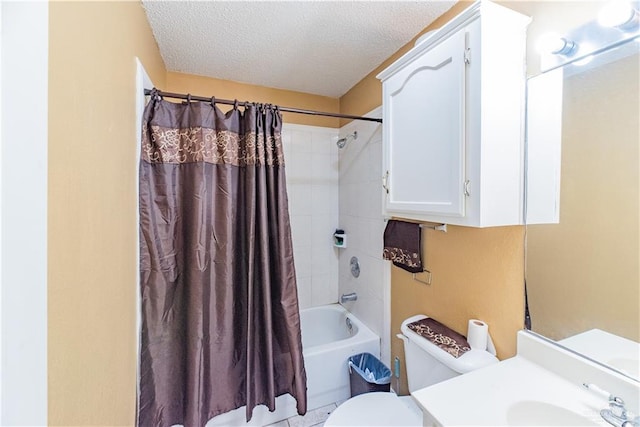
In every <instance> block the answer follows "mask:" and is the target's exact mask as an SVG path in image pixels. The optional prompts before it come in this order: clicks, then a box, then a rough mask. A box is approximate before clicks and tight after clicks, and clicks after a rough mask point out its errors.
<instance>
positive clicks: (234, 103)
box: [233, 99, 238, 110]
mask: <svg viewBox="0 0 640 427" xmlns="http://www.w3.org/2000/svg"><path fill="white" fill-rule="evenodd" d="M233 109H234V110H237V109H238V100H237V99H234V100H233Z"/></svg>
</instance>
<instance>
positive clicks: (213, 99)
mask: <svg viewBox="0 0 640 427" xmlns="http://www.w3.org/2000/svg"><path fill="white" fill-rule="evenodd" d="M211 106H212V107H215V106H216V97H215V96H212V97H211Z"/></svg>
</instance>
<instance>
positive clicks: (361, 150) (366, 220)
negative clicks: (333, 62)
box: [339, 108, 390, 364]
mask: <svg viewBox="0 0 640 427" xmlns="http://www.w3.org/2000/svg"><path fill="white" fill-rule="evenodd" d="M367 116H371V117H382V111H381V109H380V108H377V109H375V110H373V111H371V112H370V113H369V114H367ZM353 131H357V132H358V138H357V139H356V140H351V138H350V139H349V141H348V143H347V145H346V146H345V148H343V149H342V150H340V154H339V156H340V175H339V189H340V192H339V193H340V195H339V207H340V208H339V209H340V216H339V218H340V227H341V228H344V230H345V232H346V233H347V248H346V249H341V252H340V255H339V264H340V270H339V293H340V294H343V293H349V292H356V293H357V294H358V300H357V301H355V302H347V303H345V304H344V306H345V307H346V308H347V309H348V310H349V311H350V312H352V313H353V314H355V316H356V317H357V318H359V319H360V320H362V321H363V322H364V323H365V324H366V325H367V326H368V327H369V328H371V329H372V330H373V331H374V332H375V333H376V334H378V335H379V336H380V338H381V339H382V343H381V344H382V345H381V349H382V355H381V357H382V360H383V361H384V362H385V363H387V364H388V363H389V354H388V353H389V341H388V340H389V335H390V334H389V329H388V327H389V314H388V307H389V300H388V293H389V289H388V285H387V282H388V274H389V273H388V269H389V266H388V263H387V262H386V261H383V260H382V234H383V232H384V227H385V225H386V224H385V221H384V217H383V216H382V197H383V193H382V125H381V124H379V123H375V122H365V121H353V122H351V123H349V124H347V125H345V126H344V127H343V128H341V129H340V136H345V135H348V134H351V133H352V132H353ZM353 256H355V257H357V258H358V261H359V263H360V276H359V277H357V278H356V277H354V276H353V275H352V274H351V268H350V260H351V257H353Z"/></svg>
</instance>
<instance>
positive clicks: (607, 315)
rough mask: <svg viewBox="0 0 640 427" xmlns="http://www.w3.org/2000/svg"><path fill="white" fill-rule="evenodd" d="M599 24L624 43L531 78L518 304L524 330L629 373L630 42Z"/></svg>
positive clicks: (634, 224)
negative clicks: (525, 320)
mask: <svg viewBox="0 0 640 427" xmlns="http://www.w3.org/2000/svg"><path fill="white" fill-rule="evenodd" d="M589 25H591V27H590V28H591V29H593V28H596V27H594V25H595V21H594V23H590V24H589ZM635 25H636V26H637V22H636V24H635ZM598 31H599V32H604V33H603V34H605V36H606V37H609V35H613V36H616V37H619V38H624V37H626V39H625V40H624V42H621V43H620V44H619V45H618V46H617V47H613V48H607V49H602V50H603V51H602V52H597V54H596V55H594V56H593V57H589V56H588V55H583V56H584V57H585V59H586V60H582V61H575V60H574V61H573V62H572V63H569V64H559V63H555V64H552V65H551V68H554V69H552V70H550V71H546V72H543V73H541V74H539V75H537V76H534V77H532V78H530V79H529V85H528V92H529V93H528V106H527V127H528V131H527V133H528V138H527V146H528V148H527V150H528V156H529V160H528V161H529V162H530V163H529V166H530V167H529V172H528V176H527V186H528V191H527V199H526V204H527V212H528V215H527V221H526V222H527V227H526V285H527V294H528V307H529V313H530V318H531V326H532V327H531V330H532V331H533V332H536V333H538V334H540V335H543V336H545V337H547V338H550V339H552V340H555V341H557V342H558V343H559V344H561V345H564V346H566V347H567V348H570V349H573V350H575V351H577V352H579V353H582V354H584V355H586V356H587V357H590V358H591V359H593V360H596V361H598V362H600V363H603V364H605V365H607V366H609V367H611V368H613V369H615V370H617V371H619V372H621V373H623V374H625V375H627V376H629V377H632V378H634V379H636V380H639V378H640V373H639V372H638V370H639V365H640V363H639V359H640V358H639V356H640V344H638V342H640V307H639V306H640V267H639V263H640V242H639V241H640V229H639V223H640V213H639V194H640V186H639V183H640V177H639V173H638V170H639V169H640V168H639V161H640V157H639V146H640V87H639V80H640V77H639V76H640V55H639V52H640V42H639V40H640V39H639V38H638V37H637V31H638V30H637V28H636V29H634V30H633V31H636V33H635V39H633V37H634V33H630V34H629V33H625V31H624V30H623V29H620V28H615V29H602V30H598ZM588 33H589V34H588V36H589V37H592V38H593V37H599V33H594V32H593V31H588ZM581 43H583V42H581ZM607 43H609V42H608V41H607ZM583 45H584V43H583ZM557 56H558V55H556V57H557ZM576 59H577V58H576ZM541 62H544V61H542V60H541ZM545 144H546V145H545ZM545 215H546V216H545ZM556 221H557V223H553V222H556ZM544 222H547V223H544Z"/></svg>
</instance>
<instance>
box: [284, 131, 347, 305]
mask: <svg viewBox="0 0 640 427" xmlns="http://www.w3.org/2000/svg"><path fill="white" fill-rule="evenodd" d="M337 139H338V129H332V128H323V127H314V126H303V125H295V124H286V123H285V124H284V125H283V128H282V141H283V145H284V155H285V168H286V169H285V171H286V172H285V173H286V177H287V193H288V197H289V215H290V218H291V235H292V239H293V252H294V254H293V255H294V260H295V268H296V278H297V282H298V299H299V304H300V308H301V309H304V308H308V307H315V306H319V305H325V304H331V303H335V302H337V301H338V249H337V248H334V247H333V232H334V231H335V229H336V228H337V227H338V148H337V146H336V141H337Z"/></svg>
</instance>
